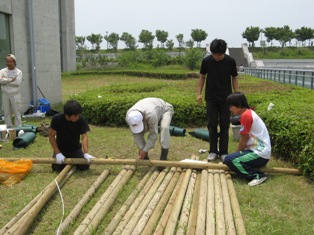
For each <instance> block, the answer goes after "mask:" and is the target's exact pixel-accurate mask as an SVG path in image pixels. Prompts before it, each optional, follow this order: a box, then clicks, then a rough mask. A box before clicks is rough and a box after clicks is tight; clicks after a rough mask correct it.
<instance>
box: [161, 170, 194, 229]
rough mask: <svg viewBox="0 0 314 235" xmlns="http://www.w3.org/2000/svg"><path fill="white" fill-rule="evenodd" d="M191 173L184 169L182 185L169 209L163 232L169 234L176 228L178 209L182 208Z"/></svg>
mask: <svg viewBox="0 0 314 235" xmlns="http://www.w3.org/2000/svg"><path fill="white" fill-rule="evenodd" d="M191 173H192V170H191V169H187V170H186V173H185V176H184V180H183V182H182V185H181V187H180V191H179V194H178V197H177V199H176V201H175V203H174V206H173V210H172V211H171V214H170V217H169V220H168V222H167V226H166V229H165V234H169V235H170V234H174V232H175V229H176V226H177V220H178V217H179V215H180V211H181V208H182V202H183V199H184V196H185V193H186V190H187V187H188V185H189V181H190V177H191Z"/></svg>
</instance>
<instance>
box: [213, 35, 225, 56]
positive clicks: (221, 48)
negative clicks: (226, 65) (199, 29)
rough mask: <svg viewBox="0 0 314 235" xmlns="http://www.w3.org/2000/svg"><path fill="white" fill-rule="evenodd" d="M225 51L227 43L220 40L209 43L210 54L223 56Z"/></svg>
mask: <svg viewBox="0 0 314 235" xmlns="http://www.w3.org/2000/svg"><path fill="white" fill-rule="evenodd" d="M226 50H227V43H226V42H225V41H224V40H222V39H217V38H216V39H214V40H213V41H212V42H211V43H210V52H211V53H213V54H225V53H226Z"/></svg>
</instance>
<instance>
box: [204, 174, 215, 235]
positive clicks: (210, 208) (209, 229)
mask: <svg viewBox="0 0 314 235" xmlns="http://www.w3.org/2000/svg"><path fill="white" fill-rule="evenodd" d="M215 232H216V226H215V189H214V171H213V170H208V188H207V211H206V235H212V234H215Z"/></svg>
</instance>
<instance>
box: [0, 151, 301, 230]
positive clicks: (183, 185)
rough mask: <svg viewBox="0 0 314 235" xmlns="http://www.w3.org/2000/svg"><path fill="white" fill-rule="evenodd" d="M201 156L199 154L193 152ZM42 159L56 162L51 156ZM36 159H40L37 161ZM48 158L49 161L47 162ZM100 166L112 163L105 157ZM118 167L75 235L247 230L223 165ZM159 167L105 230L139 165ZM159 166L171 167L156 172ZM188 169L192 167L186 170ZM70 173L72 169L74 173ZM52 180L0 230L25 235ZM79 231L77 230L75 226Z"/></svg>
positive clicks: (82, 203) (106, 172)
mask: <svg viewBox="0 0 314 235" xmlns="http://www.w3.org/2000/svg"><path fill="white" fill-rule="evenodd" d="M192 159H194V160H197V157H195V156H192ZM79 160H80V159H67V163H69V164H71V163H76V164H83V163H85V164H86V162H82V161H79ZM36 161H37V163H53V162H52V160H51V159H49V160H48V159H44V160H36ZM36 161H35V162H36ZM42 161H44V162H42ZM91 163H94V164H106V163H108V161H106V160H103V159H98V160H97V161H96V160H92V161H91ZM111 163H113V165H121V164H124V163H129V164H130V165H125V166H124V168H123V169H122V170H121V172H120V173H119V175H118V176H117V177H116V178H115V179H114V181H113V182H112V183H111V184H110V185H109V187H108V188H107V189H106V191H105V192H104V193H103V195H102V196H101V197H100V198H99V200H98V201H97V202H96V204H95V205H94V207H93V208H92V209H91V210H90V212H89V213H88V214H87V215H86V217H85V218H84V219H82V221H81V222H80V224H79V226H78V227H77V228H76V230H75V232H74V234H75V235H79V234H101V233H103V234H105V235H111V234H114V235H120V234H122V235H127V234H132V235H137V234H145V235H146V234H147V235H148V234H156V235H159V234H160V235H161V234H167V235H171V234H178V235H181V234H189V235H190V234H191V235H193V234H197V235H198V234H207V235H213V234H230V235H231V234H241V235H243V234H246V231H245V227H244V224H243V220H242V216H241V212H240V207H239V204H238V200H237V197H236V192H235V189H234V186H233V183H232V179H231V175H230V174H229V173H228V172H229V171H227V172H225V171H224V170H227V169H228V168H226V166H224V165H222V164H204V163H186V162H185V163H184V162H170V161H137V160H116V161H112V162H111ZM139 165H143V166H145V165H146V166H153V167H151V168H150V170H149V171H148V172H147V173H146V175H145V176H144V177H143V179H142V180H141V181H140V182H139V184H138V185H137V186H136V188H135V189H134V190H133V192H132V193H131V194H130V195H129V197H128V199H127V200H126V201H125V202H124V204H123V205H122V206H121V207H120V209H119V211H117V212H116V213H114V212H112V211H111V213H112V214H113V218H112V219H111V221H110V223H109V224H108V225H107V227H106V228H105V231H104V232H102V231H101V230H102V229H100V228H98V227H99V225H100V224H101V222H102V221H103V219H104V217H105V215H106V213H107V212H109V211H110V209H111V207H112V205H113V204H114V202H115V200H116V199H117V198H118V194H119V192H120V191H121V190H122V189H123V187H124V186H125V185H126V184H127V183H128V181H129V179H130V178H131V177H132V175H133V173H134V171H135V169H136V166H139ZM154 166H161V167H167V168H164V169H163V170H156V169H155V167H154ZM185 168H186V169H185ZM71 169H72V168H71V165H67V166H66V167H65V168H64V170H63V171H62V172H61V173H60V174H59V175H58V177H57V178H56V181H57V182H58V184H59V185H63V184H64V183H65V182H66V180H67V179H68V178H69V177H70V175H71V173H72V172H73V171H71ZM266 170H268V172H279V173H280V172H284V173H290V174H299V171H297V170H296V169H279V168H267V169H266ZM69 172H70V173H69ZM109 173H110V171H109V170H108V169H105V170H104V171H103V172H102V174H101V175H100V176H99V177H98V179H97V180H96V181H95V182H94V183H93V184H92V186H91V187H90V188H89V190H88V191H87V192H86V193H85V195H84V196H83V197H82V199H81V200H80V201H79V202H78V203H77V205H76V206H75V207H74V208H73V210H72V211H71V212H70V213H69V215H68V216H67V218H66V219H65V220H64V222H63V223H62V224H61V225H60V227H59V228H58V230H57V234H62V233H63V232H64V231H66V229H67V227H68V226H69V225H70V224H71V223H72V221H74V220H76V218H77V217H78V216H79V214H80V212H81V211H82V209H83V208H84V206H85V205H86V203H87V202H88V201H89V200H90V199H91V198H92V197H93V195H94V193H95V191H96V190H97V188H98V187H99V186H100V185H101V184H102V183H103V181H104V180H105V179H106V178H107V176H108V175H109ZM56 190H57V188H56V184H55V181H53V182H51V183H50V184H49V185H48V186H47V187H46V189H44V190H43V191H42V192H41V193H40V194H39V195H38V196H37V197H36V198H34V199H33V200H32V201H31V202H30V203H29V204H28V205H27V206H26V207H25V208H24V209H23V210H22V211H21V212H20V213H19V214H18V215H17V216H16V217H14V218H13V219H12V220H11V221H10V222H9V223H8V224H7V225H5V226H4V227H3V228H2V229H1V230H0V235H3V234H6V235H7V234H25V232H26V231H27V230H28V229H29V227H30V226H31V224H32V223H33V221H34V219H35V217H36V215H37V214H38V213H39V212H40V210H41V209H42V207H43V206H44V205H45V203H46V202H47V201H48V200H49V199H50V198H51V196H52V195H53V194H54V193H55V192H56ZM74 229H75V228H74Z"/></svg>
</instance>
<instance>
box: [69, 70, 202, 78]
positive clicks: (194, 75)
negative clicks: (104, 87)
mask: <svg viewBox="0 0 314 235" xmlns="http://www.w3.org/2000/svg"><path fill="white" fill-rule="evenodd" d="M67 75H74V76H80V75H126V76H134V77H146V78H161V79H170V80H181V79H186V78H198V77H199V73H193V72H190V73H182V72H167V73H165V72H151V71H136V70H99V71H97V70H95V71H78V72H71V73H67V74H64V76H67Z"/></svg>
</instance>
